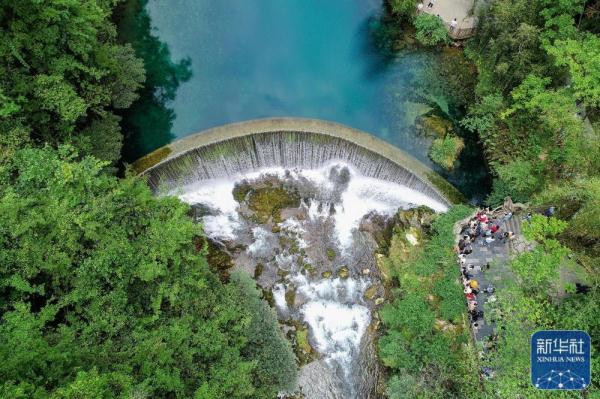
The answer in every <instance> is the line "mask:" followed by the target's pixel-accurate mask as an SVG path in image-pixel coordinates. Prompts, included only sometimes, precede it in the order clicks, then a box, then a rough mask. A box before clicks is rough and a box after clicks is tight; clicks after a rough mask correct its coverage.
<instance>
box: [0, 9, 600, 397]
mask: <svg viewBox="0 0 600 399" xmlns="http://www.w3.org/2000/svg"><path fill="white" fill-rule="evenodd" d="M439 1H442V0H439ZM143 3H144V2H142V4H143ZM415 4H416V2H415V1H414V0H389V5H390V8H391V12H392V13H393V14H394V15H395V16H396V17H397V19H398V21H399V22H398V23H403V24H407V23H409V24H413V25H414V29H415V37H416V39H417V40H418V41H420V42H421V43H422V44H423V45H424V46H431V47H433V48H437V49H440V48H442V47H443V46H447V45H449V43H450V40H449V37H448V36H447V34H446V33H445V31H444V29H443V26H442V27H440V25H439V24H438V23H437V21H436V20H431V19H430V18H429V19H428V18H427V17H424V16H422V15H420V16H418V17H417V16H416V15H415V12H416V6H415ZM126 17H131V15H130V14H128V10H127V9H126V7H125V5H124V4H123V2H121V1H118V0H56V1H49V2H42V1H37V0H19V1H14V0H0V59H1V62H0V130H1V131H0V359H2V360H3V361H2V362H0V396H1V397H3V398H113V397H122V398H131V397H136V398H142V397H165V398H174V397H195V398H202V399H207V398H215V399H217V398H275V397H277V393H278V392H282V391H287V390H291V389H293V388H294V387H295V385H296V380H297V364H296V358H295V355H294V352H293V351H292V347H291V345H290V343H289V342H288V340H286V338H285V337H284V335H283V333H282V331H281V329H280V327H279V324H278V321H277V316H276V314H275V312H274V311H273V309H271V307H270V306H269V304H268V303H267V302H266V301H265V300H264V299H263V295H262V293H261V291H260V290H259V289H257V287H256V284H255V282H254V280H253V279H252V278H251V277H250V276H248V275H246V274H244V273H239V272H234V273H225V274H223V273H219V270H217V269H216V267H215V265H211V264H210V263H209V262H208V260H207V254H208V247H207V243H206V239H205V237H204V234H203V231H202V227H201V225H198V224H196V223H194V222H193V220H192V218H191V216H190V208H189V206H188V205H186V204H184V203H182V202H181V201H180V200H179V199H177V198H174V197H156V196H153V194H152V192H151V190H150V189H149V188H148V187H147V185H146V184H145V182H144V180H143V179H142V178H139V177H137V176H135V175H134V173H133V172H132V171H131V170H130V168H129V166H128V165H127V164H126V163H125V162H124V161H123V156H124V155H127V157H128V158H131V157H132V156H134V157H135V156H138V155H142V153H143V152H144V151H145V150H147V149H135V150H133V149H132V148H134V147H135V143H136V137H135V134H136V132H139V131H140V130H143V129H145V128H154V129H162V131H163V132H164V138H165V142H167V141H168V140H170V138H171V137H170V136H169V128H170V122H171V119H172V115H170V114H169V111H168V110H166V109H165V110H164V113H163V117H162V118H161V120H158V121H149V122H148V121H136V120H128V121H127V122H124V120H123V118H126V116H127V113H128V111H129V110H130V107H132V104H133V107H135V106H138V105H136V103H135V101H136V99H138V97H139V95H140V93H141V92H143V91H149V92H152V91H153V90H155V88H156V87H161V88H163V90H162V91H161V93H162V96H164V98H163V99H157V100H156V104H155V106H156V107H161V101H164V100H167V99H172V98H173V97H174V95H175V94H174V93H175V89H176V88H177V86H178V84H179V82H182V81H185V80H186V79H187V77H188V76H189V71H188V69H187V66H189V62H188V61H187V60H183V61H181V62H180V63H173V62H172V61H171V60H170V58H169V51H168V49H167V48H166V47H164V46H162V45H161V43H160V42H158V41H156V40H154V41H153V40H146V39H144V38H139V37H138V38H136V37H134V35H133V34H131V33H129V32H125V31H123V30H120V29H118V26H119V21H120V19H121V18H126ZM140 18H141V19H139V20H138V21H137V23H139V24H142V25H144V24H146V25H147V29H148V30H149V29H150V27H149V21H148V20H147V16H146V17H145V18H146V19H144V17H140ZM441 28H442V29H441ZM599 35H600V1H598V0H596V1H590V0H588V1H584V0H493V1H491V2H489V6H487V7H484V8H483V9H482V11H481V15H480V16H479V25H478V30H477V33H476V34H475V36H474V37H473V38H471V39H469V40H468V41H466V42H465V43H464V55H465V56H466V57H467V59H468V61H469V62H470V63H472V65H474V67H475V68H476V71H477V83H476V86H475V87H473V88H472V92H470V93H467V95H465V98H467V99H468V101H466V104H465V106H464V108H465V116H464V118H462V120H461V121H460V123H461V125H462V126H463V127H464V128H465V129H466V130H467V131H468V132H469V134H472V135H474V136H475V137H477V139H478V140H479V141H480V142H481V144H482V146H483V149H484V155H485V158H486V160H487V163H488V164H489V166H490V169H491V172H492V174H493V189H492V191H491V193H490V195H489V196H488V197H487V198H486V200H485V205H489V206H492V207H495V206H498V205H501V204H502V201H503V200H504V198H505V197H507V196H510V197H512V199H513V200H514V201H515V202H520V203H529V204H530V206H531V207H532V209H535V210H543V209H545V208H547V207H548V206H551V205H553V206H555V207H556V215H555V217H552V218H541V217H540V218H537V217H534V218H533V219H532V222H531V223H530V224H529V225H528V227H527V228H526V229H525V231H524V234H525V236H526V237H527V238H528V239H530V240H532V241H535V242H537V246H536V247H535V249H534V250H533V251H531V252H528V253H525V254H522V255H520V256H518V257H516V258H515V259H514V260H513V261H512V263H511V267H512V268H513V270H514V272H515V274H516V276H517V279H516V281H514V284H512V285H511V286H510V287H509V288H507V289H505V291H504V292H503V293H502V295H499V297H503V298H504V299H503V300H502V301H501V303H500V304H499V306H500V309H501V311H502V312H503V313H504V314H505V315H507V317H505V318H504V319H503V322H502V330H501V334H500V337H499V342H498V347H497V350H496V351H495V352H494V354H493V355H492V356H491V357H490V358H489V359H486V360H485V361H486V362H488V364H489V365H490V366H492V367H493V368H494V369H495V370H496V371H497V375H496V377H495V378H494V379H490V380H486V381H484V382H482V381H480V379H479V375H478V373H477V372H476V371H474V370H477V369H478V363H479V362H480V361H481V359H478V357H477V351H476V349H475V348H474V347H473V346H472V344H471V343H470V341H469V337H468V335H467V334H466V333H465V331H463V330H461V329H460V328H459V329H457V330H456V331H454V332H453V333H452V334H442V333H440V332H439V331H438V330H436V329H435V328H434V323H435V321H436V320H440V319H441V320H444V321H445V322H448V323H454V324H456V325H459V326H460V325H461V323H463V322H464V320H463V317H464V311H465V309H464V303H463V302H464V301H463V298H462V292H461V287H460V286H459V285H458V284H457V283H456V284H455V282H456V281H455V280H456V279H457V278H458V269H457V267H456V260H455V254H454V253H453V252H452V246H453V243H454V238H455V237H454V236H453V234H454V233H453V230H452V227H453V225H454V223H455V222H456V221H458V220H462V219H464V218H465V217H467V216H468V215H469V214H471V213H472V211H473V209H471V208H470V207H467V206H465V205H457V206H456V207H454V208H452V209H451V210H450V211H449V212H447V213H445V214H442V215H440V216H438V217H437V218H434V220H433V221H432V222H431V226H429V228H428V230H427V236H428V240H427V242H426V243H425V244H424V245H423V248H421V249H420V250H419V251H417V252H416V253H415V254H413V255H412V256H411V257H410V258H406V257H404V256H403V255H402V254H401V253H400V252H401V251H396V250H395V249H397V248H399V245H400V241H399V240H401V236H402V234H401V233H402V232H399V231H397V232H396V234H395V235H394V237H393V238H392V241H391V243H390V246H389V248H388V250H387V254H386V259H385V262H386V264H387V267H388V268H389V269H390V270H391V275H392V276H393V279H394V285H395V289H394V293H393V300H392V301H391V303H389V304H388V305H386V306H385V307H384V308H383V310H382V312H381V319H382V321H383V325H384V327H385V333H384V334H383V336H382V337H381V339H380V340H379V346H378V350H379V357H380V359H381V361H382V363H383V364H384V365H385V367H386V369H387V375H388V378H387V387H386V389H385V390H386V392H387V395H388V396H389V397H390V398H394V399H399V398H423V399H425V398H466V397H478V398H482V397H483V398H488V397H489V398H507V399H512V398H545V397H585V398H600V386H599V385H598V381H597V377H596V381H595V382H594V385H593V386H591V387H590V388H589V389H588V390H587V391H586V392H585V393H579V392H577V393H574V392H566V393H563V392H561V393H554V394H546V393H544V392H542V391H537V390H535V389H534V388H533V387H532V386H531V385H530V383H529V371H528V370H529V352H528V350H523V348H528V345H529V338H530V334H531V332H532V331H535V330H540V329H578V330H586V331H587V332H588V333H589V334H590V336H591V337H592V346H593V348H594V349H593V354H592V355H593V356H592V358H593V360H592V362H593V371H592V374H593V375H596V376H597V374H598V372H600V357H599V356H598V351H600V317H599V316H600V281H599V278H600V276H599V269H598V265H599V264H600V156H599V155H600V36H599ZM150 53H152V54H154V57H153V58H154V59H153V61H152V62H145V61H144V60H148V59H151V58H150V57H148V54H150ZM158 63H163V65H167V66H168V68H166V69H168V70H169V71H170V73H169V74H168V75H167V76H163V75H159V74H158V73H157V72H156V71H157V70H158V68H157V67H156V65H157V64H158ZM161 70H165V68H162V69H161ZM144 124H146V125H144ZM124 143H125V144H124ZM160 144H163V143H160ZM442 144H443V143H442ZM445 147H450V149H444V145H440V148H437V149H435V151H437V152H440V153H443V152H444V151H445V152H446V153H447V152H450V153H451V154H450V155H451V158H452V156H454V157H455V156H456V154H455V153H456V152H457V151H456V147H457V146H456V145H454V144H453V143H449V144H447V145H445ZM136 151H141V153H140V152H136ZM446 156H447V154H440V155H439V157H440V158H445V157H446ZM450 163H452V162H451V160H450ZM565 259H568V262H570V263H572V264H573V265H576V267H579V268H582V269H583V270H585V272H586V274H587V277H588V279H589V285H590V286H591V290H590V291H589V292H587V293H586V294H576V293H575V292H574V289H573V288H572V287H568V289H570V290H571V292H572V293H571V294H570V295H568V296H566V297H565V298H560V299H557V298H556V297H555V296H554V295H552V293H551V290H550V287H552V286H553V284H554V283H555V282H557V281H558V279H559V269H560V266H561V264H562V263H564V262H565ZM432 265H434V266H435V267H433V266H432ZM427 290H431V291H432V292H434V293H435V295H436V296H439V297H440V298H441V299H440V302H439V303H437V304H436V306H431V304H430V303H429V301H428V300H427V299H426V294H427V292H426V291H427Z"/></svg>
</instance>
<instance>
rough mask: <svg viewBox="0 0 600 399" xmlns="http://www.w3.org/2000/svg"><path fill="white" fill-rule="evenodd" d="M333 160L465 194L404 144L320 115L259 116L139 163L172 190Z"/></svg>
mask: <svg viewBox="0 0 600 399" xmlns="http://www.w3.org/2000/svg"><path fill="white" fill-rule="evenodd" d="M334 160H336V161H342V162H345V163H347V164H349V165H352V166H353V167H354V168H355V169H356V170H357V171H358V172H360V173H361V174H362V175H363V176H366V177H371V178H376V179H379V180H384V181H389V182H392V183H397V184H400V185H402V186H405V187H408V188H410V189H413V190H415V191H418V192H421V193H423V194H424V195H426V196H428V197H430V198H432V199H435V200H436V201H438V202H441V203H443V204H445V205H450V204H451V203H453V202H455V201H456V199H457V198H460V194H459V193H458V192H457V190H456V189H454V188H453V187H452V186H451V185H450V184H449V183H447V182H446V181H445V180H443V179H441V178H440V177H439V176H438V175H437V174H436V173H435V172H433V171H432V170H431V169H430V168H428V167H427V166H425V165H424V164H422V163H421V162H419V161H418V160H416V159H415V158H413V157H412V156H410V155H409V154H407V153H405V152H404V151H402V150H400V149H399V148H397V147H394V146H392V145H390V144H388V143H386V142H384V141H382V140H379V139H377V138H375V137H374V136H372V135H370V134H367V133H364V132H361V131H359V130H356V129H352V128H349V127H347V126H344V125H341V124H337V123H333V122H327V121H321V120H315V119H303V118H272V119H260V120H253V121H248V122H241V123H235V124H229V125H225V126H221V127H217V128H213V129H209V130H206V131H204V132H200V133H197V134H195V135H191V136H188V137H185V138H183V139H181V140H178V141H176V142H174V143H172V144H170V145H168V146H166V147H163V148H162V149H159V150H157V151H155V152H154V153H151V154H149V155H148V156H146V157H144V158H142V159H141V160H139V161H138V162H137V165H138V171H141V172H143V173H144V174H145V175H146V176H147V179H148V183H149V185H150V186H151V187H152V188H153V189H154V190H156V191H162V192H171V191H172V190H174V189H176V188H178V187H181V186H185V185H187V184H190V183H194V182H199V181H203V180H210V179H216V178H226V177H233V176H236V175H240V174H242V173H247V172H252V171H257V170H260V169H264V168H270V167H281V168H286V169H299V170H302V169H317V168H319V167H321V166H323V165H325V164H327V163H329V162H331V161H334Z"/></svg>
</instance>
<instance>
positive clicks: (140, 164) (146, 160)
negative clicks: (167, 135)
mask: <svg viewBox="0 0 600 399" xmlns="http://www.w3.org/2000/svg"><path fill="white" fill-rule="evenodd" d="M171 152H172V151H171V148H169V147H167V146H165V147H160V148H159V149H157V150H155V151H152V152H151V153H150V154H148V155H144V156H143V157H141V158H140V159H138V160H137V161H135V162H134V163H133V164H132V165H131V167H132V168H133V170H134V171H135V173H137V174H139V173H142V172H144V171H146V170H148V169H150V168H151V167H153V166H154V165H156V164H157V163H159V162H160V161H162V160H164V159H166V158H167V157H168V156H169V154H171Z"/></svg>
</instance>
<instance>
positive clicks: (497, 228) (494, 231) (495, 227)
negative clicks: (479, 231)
mask: <svg viewBox="0 0 600 399" xmlns="http://www.w3.org/2000/svg"><path fill="white" fill-rule="evenodd" d="M499 229H500V226H498V225H497V224H494V225H493V226H492V228H491V229H490V230H491V232H492V234H496V232H497V231H498V230H499Z"/></svg>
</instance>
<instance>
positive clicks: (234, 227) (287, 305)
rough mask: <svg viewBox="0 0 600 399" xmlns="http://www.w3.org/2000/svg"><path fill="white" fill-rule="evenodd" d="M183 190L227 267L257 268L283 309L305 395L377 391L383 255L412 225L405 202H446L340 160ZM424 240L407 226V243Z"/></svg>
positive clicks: (335, 395) (373, 393)
mask: <svg viewBox="0 0 600 399" xmlns="http://www.w3.org/2000/svg"><path fill="white" fill-rule="evenodd" d="M179 195H180V197H181V198H182V199H183V200H185V201H187V202H189V203H191V204H192V205H193V207H194V210H195V214H196V217H197V218H198V220H199V221H200V222H201V223H203V224H204V228H205V231H206V233H207V235H208V237H209V238H210V240H211V243H212V245H211V248H212V250H211V252H212V256H216V258H217V259H221V262H222V266H223V269H224V270H226V269H228V268H229V267H235V268H239V269H243V270H245V271H246V272H248V273H249V274H250V275H253V276H254V277H255V279H256V281H257V283H258V285H259V286H260V287H261V288H262V290H263V293H264V297H265V299H267V300H268V301H269V302H270V304H271V305H272V306H273V307H274V309H275V310H276V311H277V314H278V317H279V319H280V321H281V323H282V328H283V330H284V333H285V334H286V336H287V337H288V338H289V339H290V341H291V342H292V344H293V347H294V349H295V352H296V355H297V357H298V361H299V365H300V367H301V370H300V378H299V387H298V392H297V393H299V394H300V395H303V396H304V397H306V398H359V397H360V398H369V397H377V383H378V379H379V374H380V370H379V364H378V362H377V359H376V351H375V344H374V342H375V335H376V333H377V328H378V325H379V321H378V318H377V313H376V310H377V308H378V307H380V306H382V304H383V303H384V302H385V287H384V284H383V282H384V279H385V277H386V276H382V273H381V271H380V268H379V267H378V265H377V256H376V252H377V251H379V250H381V247H382V246H385V245H386V243H387V242H388V240H389V237H390V236H391V232H392V228H393V227H394V226H395V225H398V223H405V224H406V223H408V224H407V226H409V225H410V220H408V219H410V217H411V216H407V215H408V214H404V216H401V215H402V214H397V210H398V209H411V208H414V207H416V206H417V205H427V206H429V207H431V208H434V209H436V210H443V209H444V206H443V205H442V204H439V203H437V202H435V201H433V200H431V199H429V198H427V197H425V196H424V195H422V194H421V193H419V192H416V191H413V190H410V189H408V188H406V187H403V186H400V185H397V184H393V183H389V182H384V181H381V180H377V179H373V178H367V177H363V176H360V175H359V174H358V173H357V172H356V171H355V170H353V169H352V168H351V167H350V166H348V165H346V164H343V163H340V162H333V163H331V164H329V165H327V166H325V167H322V168H320V169H314V170H302V171H299V170H284V169H268V170H264V171H261V172H254V173H252V174H248V175H244V176H240V177H239V178H238V179H235V180H234V181H232V180H231V179H228V180H215V181H208V182H207V181H204V182H202V186H188V187H185V188H184V190H183V193H180V194H179ZM411 214H412V213H411ZM403 218H404V219H406V220H404V221H402V220H401V219H403ZM418 239H419V237H418V234H416V233H415V234H411V233H410V231H409V230H407V240H408V241H407V242H408V243H409V245H414V244H416V243H417V241H418Z"/></svg>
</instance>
